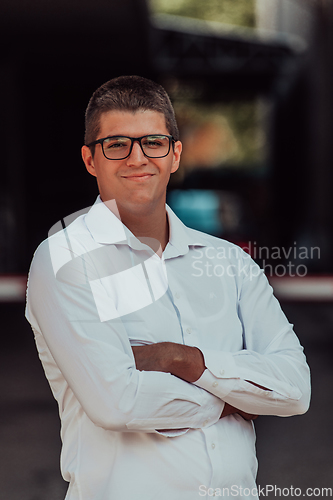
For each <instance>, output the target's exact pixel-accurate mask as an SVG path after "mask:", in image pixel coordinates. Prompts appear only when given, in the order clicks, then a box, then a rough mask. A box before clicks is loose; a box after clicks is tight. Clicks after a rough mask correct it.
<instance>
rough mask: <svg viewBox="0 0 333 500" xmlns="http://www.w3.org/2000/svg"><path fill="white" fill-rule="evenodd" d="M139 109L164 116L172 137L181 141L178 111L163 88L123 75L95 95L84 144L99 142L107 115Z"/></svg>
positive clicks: (87, 113) (136, 77)
mask: <svg viewBox="0 0 333 500" xmlns="http://www.w3.org/2000/svg"><path fill="white" fill-rule="evenodd" d="M139 109H144V110H151V111H157V112H159V113H162V114H163V115H164V117H165V123H166V128H167V130H168V132H169V134H170V135H172V137H173V138H174V139H175V141H178V140H179V131H178V126H177V122H176V117H175V112H174V109H173V106H172V104H171V101H170V98H169V96H168V94H167V92H166V90H165V89H164V88H163V87H162V85H159V84H158V83H155V82H153V81H152V80H148V79H147V78H143V77H141V76H119V77H117V78H113V79H112V80H109V81H108V82H106V83H104V84H103V85H101V86H100V87H99V88H98V89H97V90H95V92H94V93H93V95H92V96H91V98H90V101H89V103H88V106H87V109H86V115H85V136H84V143H85V144H90V143H91V142H93V141H95V140H96V139H97V137H98V134H99V132H100V118H101V115H102V114H103V113H107V112H108V111H133V112H135V111H138V110H139ZM91 149H93V147H92V148H91Z"/></svg>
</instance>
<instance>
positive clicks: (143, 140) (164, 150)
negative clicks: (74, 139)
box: [87, 134, 175, 160]
mask: <svg viewBox="0 0 333 500" xmlns="http://www.w3.org/2000/svg"><path fill="white" fill-rule="evenodd" d="M134 141H138V143H139V144H140V147H141V150H142V152H143V154H144V155H145V156H147V158H164V157H165V156H168V154H169V152H170V147H171V144H172V145H173V144H174V142H175V140H174V138H173V137H172V135H161V134H150V135H143V136H142V137H127V136H124V135H114V136H111V137H110V136H109V137H104V138H103V139H97V141H93V142H90V143H89V144H87V146H88V147H90V146H94V145H95V144H100V145H101V146H102V150H103V154H104V156H105V158H107V159H108V160H124V159H125V158H127V157H128V156H129V155H130V154H131V152H132V149H133V144H134Z"/></svg>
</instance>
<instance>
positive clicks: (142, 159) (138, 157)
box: [127, 141, 148, 166]
mask: <svg viewBox="0 0 333 500" xmlns="http://www.w3.org/2000/svg"><path fill="white" fill-rule="evenodd" d="M147 163H148V158H147V157H146V156H145V155H144V154H143V151H142V149H141V146H140V144H139V141H134V142H133V148H132V151H131V154H130V155H129V157H128V158H127V164H128V165H133V166H136V165H139V166H140V165H145V164H147Z"/></svg>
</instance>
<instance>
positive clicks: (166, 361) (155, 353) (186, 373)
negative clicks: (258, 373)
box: [132, 342, 205, 382]
mask: <svg viewBox="0 0 333 500" xmlns="http://www.w3.org/2000/svg"><path fill="white" fill-rule="evenodd" d="M132 351H133V354H134V358H135V364H136V368H137V369H138V370H142V371H157V372H166V373H171V374H172V375H175V376H176V377H179V378H181V379H183V380H185V381H186V382H195V381H196V380H198V379H199V378H200V377H201V375H202V374H203V372H204V370H205V362H204V357H203V354H202V352H201V351H200V349H198V348H197V347H191V346H188V345H183V344H176V343H174V342H159V343H157V344H148V345H144V346H133V347H132Z"/></svg>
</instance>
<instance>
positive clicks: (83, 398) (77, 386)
mask: <svg viewBox="0 0 333 500" xmlns="http://www.w3.org/2000/svg"><path fill="white" fill-rule="evenodd" d="M86 264H87V263H84V266H79V268H78V269H75V270H74V272H73V270H72V271H71V272H68V273H67V274H66V273H64V272H63V270H62V279H59V277H58V278H57V276H55V273H54V270H53V268H52V263H51V259H50V254H49V249H48V244H47V242H44V243H43V244H42V245H41V246H40V247H39V249H38V250H37V252H36V254H35V256H34V259H33V262H32V266H31V269H30V273H29V284H28V291H27V308H26V316H27V319H28V321H29V322H30V323H31V325H32V327H33V329H34V331H35V332H36V334H37V336H39V337H40V338H42V339H43V346H44V345H45V349H44V347H43V349H44V351H45V352H43V355H42V356H41V357H42V358H43V364H44V369H45V372H46V375H47V377H48V379H49V381H50V384H51V388H52V390H53V393H54V395H55V397H56V399H57V400H58V403H59V407H60V411H61V408H62V407H63V406H64V405H66V404H67V403H66V401H71V400H72V399H73V398H69V397H68V391H71V392H72V393H73V394H74V396H75V398H76V400H77V401H78V402H79V404H80V405H81V407H82V409H83V411H84V412H85V413H86V414H87V416H88V417H89V418H90V419H91V421H92V422H94V423H95V424H96V425H98V426H100V427H102V428H104V429H110V430H115V431H121V432H124V431H138V432H153V433H154V432H157V430H158V429H163V432H166V431H167V429H172V430H173V431H172V432H170V433H169V434H168V433H167V432H166V435H170V436H172V435H177V434H180V433H184V432H185V431H186V429H189V428H195V429H196V428H204V427H208V426H210V425H213V424H214V423H216V422H217V421H218V419H219V418H220V415H221V413H222V410H223V406H224V403H223V402H222V401H221V400H220V399H219V398H218V397H217V396H215V395H213V394H212V393H210V392H207V391H205V390H203V389H202V388H200V387H196V386H194V385H193V384H190V383H187V382H185V381H183V380H181V379H179V378H177V377H175V376H173V375H171V374H169V373H162V372H141V371H138V370H137V369H136V367H135V360H134V356H133V353H132V349H131V346H130V343H129V340H128V336H127V333H126V330H125V328H124V326H123V323H122V321H121V318H118V319H114V320H110V321H105V322H102V321H101V320H100V318H99V315H98V312H97V309H96V305H95V302H94V300H93V297H92V293H91V289H90V286H89V282H88V281H87V279H86V278H87V272H88V273H89V270H88V271H87V266H86ZM83 267H85V269H84V270H83ZM80 273H81V274H80ZM40 354H41V353H40ZM52 370H53V372H52ZM55 372H57V373H55ZM55 379H57V380H58V382H57V384H58V386H57V387H55V386H54V387H52V380H55ZM59 379H60V385H61V389H59ZM178 429H179V430H178Z"/></svg>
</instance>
